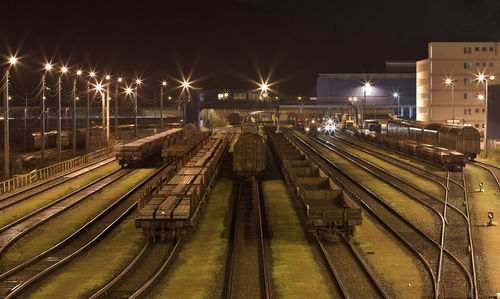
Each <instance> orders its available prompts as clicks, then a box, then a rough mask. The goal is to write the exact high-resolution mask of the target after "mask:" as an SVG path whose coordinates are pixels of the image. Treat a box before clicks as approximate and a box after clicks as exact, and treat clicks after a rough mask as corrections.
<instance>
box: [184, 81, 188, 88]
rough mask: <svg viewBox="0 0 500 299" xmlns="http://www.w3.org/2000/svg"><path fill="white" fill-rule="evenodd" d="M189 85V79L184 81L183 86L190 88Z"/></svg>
mask: <svg viewBox="0 0 500 299" xmlns="http://www.w3.org/2000/svg"><path fill="white" fill-rule="evenodd" d="M189 86H190V84H189V82H187V81H184V82H182V87H184V88H188V87H189Z"/></svg>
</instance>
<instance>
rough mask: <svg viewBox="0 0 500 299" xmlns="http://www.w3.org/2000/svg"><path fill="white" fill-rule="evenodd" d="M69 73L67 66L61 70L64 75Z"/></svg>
mask: <svg viewBox="0 0 500 299" xmlns="http://www.w3.org/2000/svg"><path fill="white" fill-rule="evenodd" d="M67 71H68V68H67V67H65V66H63V67H62V68H61V73H63V74H64V73H66V72H67Z"/></svg>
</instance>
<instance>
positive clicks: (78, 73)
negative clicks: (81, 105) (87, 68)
mask: <svg viewBox="0 0 500 299" xmlns="http://www.w3.org/2000/svg"><path fill="white" fill-rule="evenodd" d="M81 74H82V71H81V70H78V71H76V76H75V77H74V79H73V157H76V100H78V97H77V96H76V80H77V78H78V76H80V75H81ZM67 129H68V128H66V130H67Z"/></svg>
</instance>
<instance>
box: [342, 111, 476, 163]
mask: <svg viewBox="0 0 500 299" xmlns="http://www.w3.org/2000/svg"><path fill="white" fill-rule="evenodd" d="M351 132H352V134H354V135H355V136H357V137H360V138H363V139H366V140H368V141H371V142H374V143H377V144H380V145H382V146H385V147H389V148H391V149H394V150H397V151H401V152H404V153H406V154H409V155H411V156H414V157H417V158H420V159H424V160H426V161H429V162H433V163H436V164H439V165H441V166H444V167H446V168H448V169H455V168H460V169H462V168H463V167H465V165H466V163H467V160H469V159H470V160H474V159H475V158H476V156H477V154H479V152H480V136H479V131H478V130H476V129H475V128H473V127H469V126H456V125H446V124H439V123H423V122H413V121H403V120H389V121H388V122H387V133H386V134H379V133H376V132H374V131H370V130H367V129H357V130H352V131H351Z"/></svg>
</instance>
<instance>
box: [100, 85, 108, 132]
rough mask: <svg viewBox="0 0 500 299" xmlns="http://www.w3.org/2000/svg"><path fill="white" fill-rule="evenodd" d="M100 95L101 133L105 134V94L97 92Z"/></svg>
mask: <svg viewBox="0 0 500 299" xmlns="http://www.w3.org/2000/svg"><path fill="white" fill-rule="evenodd" d="M99 94H100V95H101V106H102V133H103V134H104V135H106V96H105V95H104V92H99Z"/></svg>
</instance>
